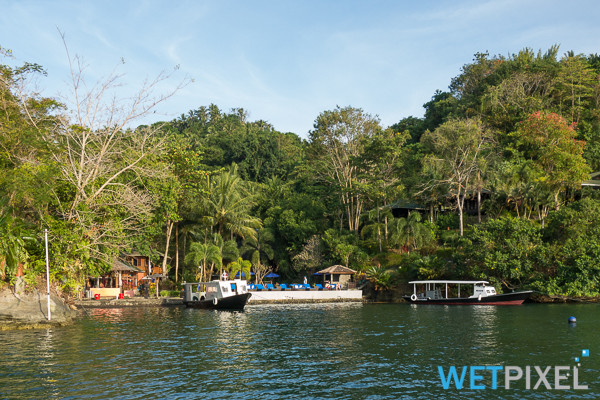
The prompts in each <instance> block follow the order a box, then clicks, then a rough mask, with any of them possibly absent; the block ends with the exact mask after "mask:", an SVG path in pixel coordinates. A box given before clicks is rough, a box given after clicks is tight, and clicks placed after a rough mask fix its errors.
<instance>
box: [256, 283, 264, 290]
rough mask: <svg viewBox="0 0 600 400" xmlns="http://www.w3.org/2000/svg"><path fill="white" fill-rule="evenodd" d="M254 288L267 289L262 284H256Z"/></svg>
mask: <svg viewBox="0 0 600 400" xmlns="http://www.w3.org/2000/svg"><path fill="white" fill-rule="evenodd" d="M254 290H265V287H264V286H263V285H262V284H260V283H259V284H258V285H254Z"/></svg>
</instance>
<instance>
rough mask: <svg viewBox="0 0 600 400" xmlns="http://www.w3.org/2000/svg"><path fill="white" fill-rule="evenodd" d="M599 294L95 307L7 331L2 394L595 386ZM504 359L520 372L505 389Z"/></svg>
mask: <svg viewBox="0 0 600 400" xmlns="http://www.w3.org/2000/svg"><path fill="white" fill-rule="evenodd" d="M598 307H599V306H598V305H544V304H525V305H522V306H504V307H503V306H432V305H408V304H357V303H336V304H311V305H249V306H247V307H246V309H245V311H244V312H226V311H211V310H196V309H185V308H180V307H169V308H113V309H89V310H87V311H86V312H85V313H84V316H83V317H82V318H80V319H79V320H77V321H76V322H75V323H74V324H72V325H70V326H67V327H58V328H50V329H41V330H26V331H4V332H0V341H1V343H2V346H1V347H0V398H2V399H225V398H231V399H311V398H312V399H432V398H438V399H454V398H456V399H460V398H465V399H596V398H600V373H599V372H600V334H599V333H600V317H599V313H598V310H599V308H598ZM570 316H575V317H576V318H577V323H576V324H575V325H574V324H569V323H568V318H569V317H570ZM586 350H587V354H586V353H585V351H586ZM582 352H583V353H582ZM535 366H537V367H538V370H536V369H535V368H534V367H535ZM507 367H514V368H520V369H521V370H522V371H523V376H522V378H520V379H515V375H516V372H515V371H516V370H512V375H511V376H512V379H513V380H512V381H510V382H509V387H508V388H507V387H506V385H505V373H506V369H507ZM557 367H558V388H557V386H556V382H555V378H556V377H557V376H556V373H557V372H556V371H557V369H556V368H557ZM486 368H487V369H486ZM567 368H568V369H567ZM574 368H577V374H578V376H577V380H578V382H577V385H578V386H579V387H580V388H579V389H576V388H574V386H575V385H574V382H573V378H574V376H573V372H574ZM452 370H454V372H455V376H452V375H451V371H452ZM494 371H495V372H494ZM538 371H540V372H541V375H542V378H540V376H539V375H540V374H539V373H538ZM544 372H545V375H544ZM494 374H496V377H495V378H494V376H493V375H494ZM527 375H528V376H527ZM461 378H463V379H462V380H461ZM526 378H528V379H529V383H528V382H527V379H526ZM493 380H495V384H494V382H493ZM536 384H537V385H538V386H537V387H536V388H535V389H534V386H535V385H536ZM548 385H549V386H550V388H548ZM566 386H568V388H567V389H564V387H566ZM581 387H587V389H581Z"/></svg>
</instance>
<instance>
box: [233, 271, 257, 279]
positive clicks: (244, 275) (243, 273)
mask: <svg viewBox="0 0 600 400" xmlns="http://www.w3.org/2000/svg"><path fill="white" fill-rule="evenodd" d="M250 275H254V272H250ZM242 276H243V277H244V278H245V277H246V273H245V272H242ZM235 277H236V278H239V277H240V271H238V272H236V274H235Z"/></svg>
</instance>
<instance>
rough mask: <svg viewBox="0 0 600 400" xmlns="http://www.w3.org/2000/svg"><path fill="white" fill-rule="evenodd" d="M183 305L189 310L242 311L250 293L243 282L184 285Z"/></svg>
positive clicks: (238, 280)
mask: <svg viewBox="0 0 600 400" xmlns="http://www.w3.org/2000/svg"><path fill="white" fill-rule="evenodd" d="M183 288H184V298H183V303H184V304H185V305H186V307H189V308H208V309H214V310H243V309H244V307H245V306H246V303H247V302H248V299H249V298H250V296H252V294H251V293H249V292H248V283H247V282H246V281H245V280H240V279H235V280H231V281H211V282H196V283H185V284H184V285H183Z"/></svg>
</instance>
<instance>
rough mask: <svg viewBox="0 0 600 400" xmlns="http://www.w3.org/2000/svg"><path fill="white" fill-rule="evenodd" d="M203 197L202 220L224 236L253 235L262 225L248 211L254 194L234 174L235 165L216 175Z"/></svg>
mask: <svg viewBox="0 0 600 400" xmlns="http://www.w3.org/2000/svg"><path fill="white" fill-rule="evenodd" d="M209 191H210V193H209V194H208V196H207V198H206V201H205V217H204V220H205V221H206V222H207V223H208V224H209V225H210V226H212V227H213V228H214V229H215V230H216V232H217V233H218V234H219V235H221V236H224V235H226V234H229V235H230V238H231V239H233V237H234V236H239V237H241V238H242V239H245V238H247V237H254V236H256V229H258V228H260V227H261V226H262V223H261V221H260V219H258V218H256V217H253V216H252V215H250V209H251V207H252V206H253V204H254V197H255V196H253V195H252V194H250V193H249V191H248V190H247V189H246V187H245V185H244V181H243V180H242V179H241V178H240V177H239V175H238V174H237V165H236V164H232V165H231V168H230V169H229V171H224V172H222V173H221V174H219V175H217V176H215V178H214V179H213V180H212V181H211V182H210V184H209Z"/></svg>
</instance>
